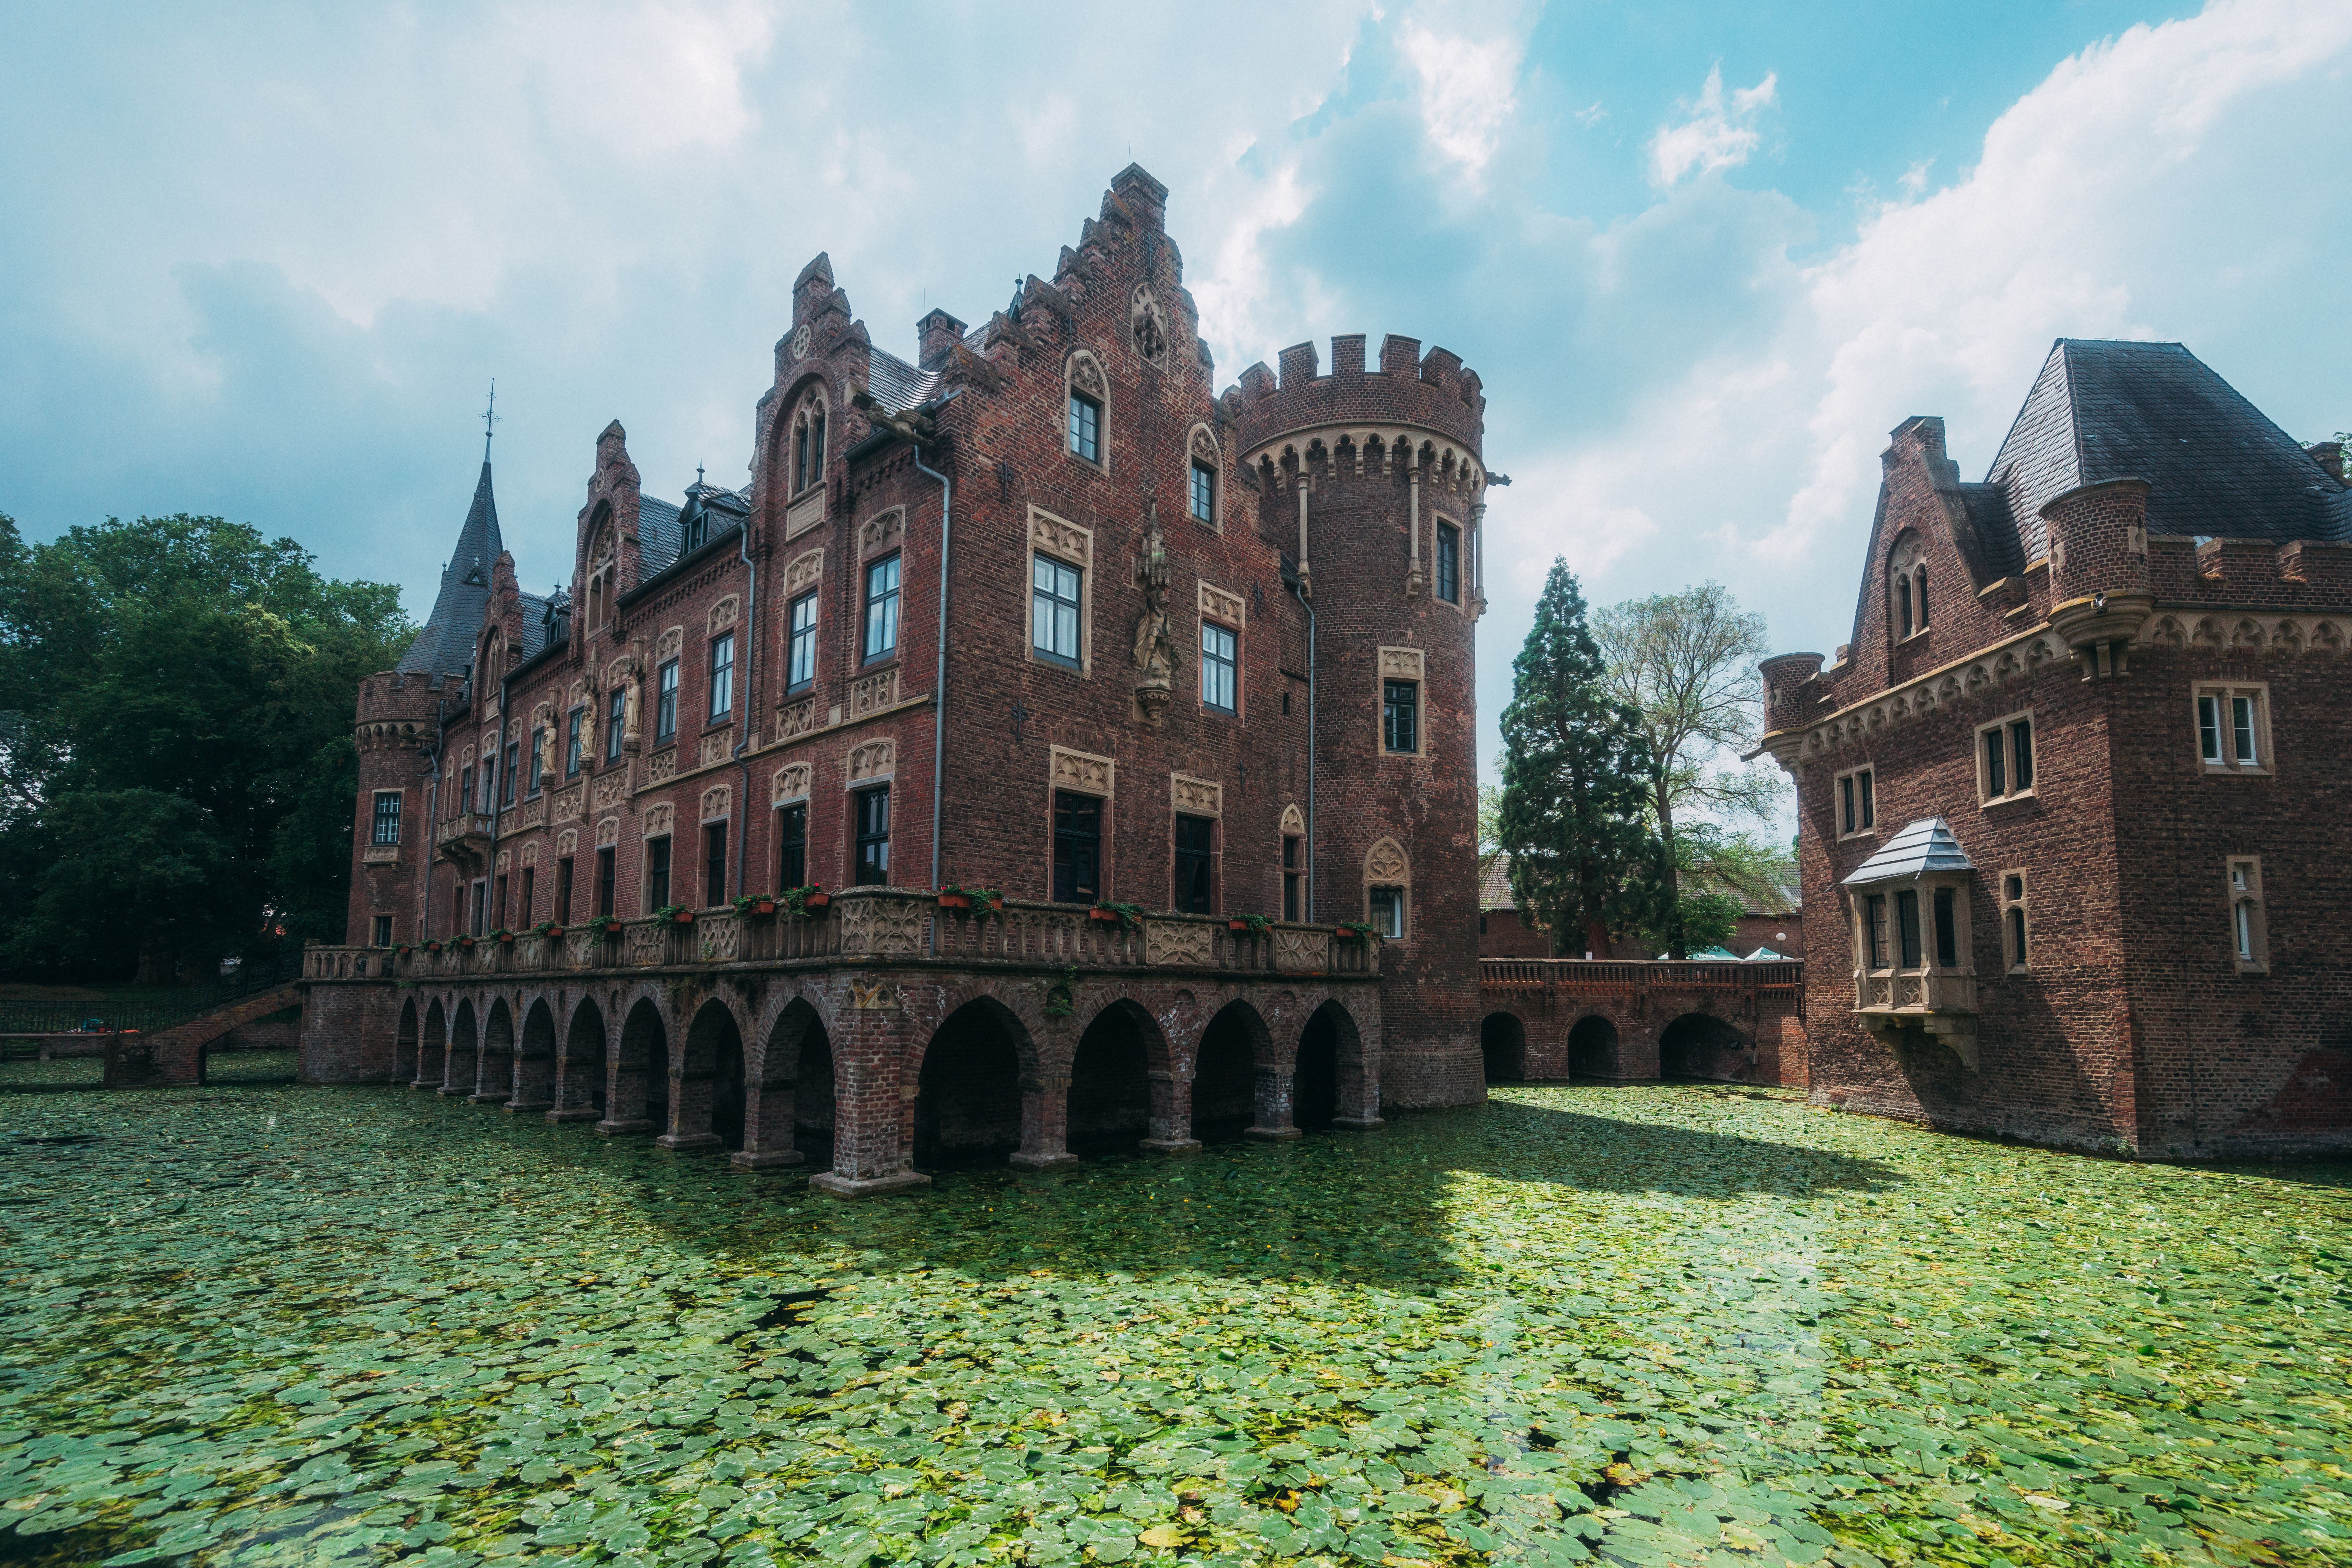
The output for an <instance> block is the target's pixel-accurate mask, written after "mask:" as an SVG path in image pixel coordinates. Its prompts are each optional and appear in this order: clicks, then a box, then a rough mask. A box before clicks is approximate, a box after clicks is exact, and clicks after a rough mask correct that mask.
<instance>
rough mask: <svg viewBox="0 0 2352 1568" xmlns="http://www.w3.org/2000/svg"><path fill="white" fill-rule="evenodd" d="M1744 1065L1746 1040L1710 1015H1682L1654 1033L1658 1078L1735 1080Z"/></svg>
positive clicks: (1742, 1070)
mask: <svg viewBox="0 0 2352 1568" xmlns="http://www.w3.org/2000/svg"><path fill="white" fill-rule="evenodd" d="M1747 1068H1748V1041H1747V1038H1746V1037H1744V1036H1742V1035H1741V1034H1740V1032H1739V1031H1738V1029H1736V1028H1734V1027H1733V1026H1731V1025H1729V1024H1727V1023H1726V1022H1724V1020H1722V1019H1721V1018H1718V1017H1716V1016H1714V1015H1713V1014H1711V1013H1685V1014H1684V1015H1683V1016H1680V1017H1678V1018H1676V1019H1675V1020H1674V1022H1672V1023H1670V1024H1668V1025H1667V1026H1665V1027H1664V1029H1662V1030H1660V1031H1659V1032H1658V1076H1659V1077H1660V1078H1706V1079H1736V1078H1739V1077H1742V1076H1744V1075H1745V1073H1746V1071H1747Z"/></svg>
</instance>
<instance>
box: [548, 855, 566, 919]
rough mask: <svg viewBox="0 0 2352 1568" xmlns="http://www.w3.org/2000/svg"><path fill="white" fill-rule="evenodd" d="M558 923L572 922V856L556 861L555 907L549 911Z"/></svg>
mask: <svg viewBox="0 0 2352 1568" xmlns="http://www.w3.org/2000/svg"><path fill="white" fill-rule="evenodd" d="M547 912H548V914H549V915H550V916H551V917H552V918H553V919H554V921H555V923H556V924H557V925H570V924H571V923H572V857H571V856H569V855H566V856H565V857H563V858H562V859H561V860H558V861H557V862H556V863H555V907H554V908H553V909H551V910H548V911H547Z"/></svg>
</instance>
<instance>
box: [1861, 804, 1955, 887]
mask: <svg viewBox="0 0 2352 1568" xmlns="http://www.w3.org/2000/svg"><path fill="white" fill-rule="evenodd" d="M1975 869H1976V866H1975V864H1974V863H1973V862H1972V861H1970V860H1969V858H1968V856H1967V854H1966V853H1965V852H1963V851H1962V849H1961V848H1960V841H1959V840H1958V839H1957V838H1955V837H1952V825H1951V824H1950V823H1948V822H1946V821H1945V820H1944V819H1943V818H1942V817H1940V816H1923V817H1921V818H1920V819H1919V820H1918V821H1916V822H1914V823H1911V824H1909V825H1907V826H1905V828H1904V829H1903V831H1902V832H1900V833H1898V834H1896V835H1895V837H1892V838H1890V839H1888V840H1887V841H1886V847H1885V848H1884V849H1881V850H1880V851H1879V852H1878V853H1877V854H1875V855H1873V856H1872V857H1871V858H1869V859H1867V860H1864V862H1863V863H1862V864H1861V865H1860V866H1858V867H1856V868H1854V872H1853V875H1852V876H1851V877H1848V878H1847V879H1845V880H1844V882H1843V883H1842V884H1841V885H1842V886H1843V887H1848V888H1858V887H1862V886H1864V885H1865V884H1868V883H1872V882H1899V881H1902V880H1904V879H1906V878H1910V877H1916V876H1919V875H1920V874H1922V873H1923V872H1927V871H1973V870H1975Z"/></svg>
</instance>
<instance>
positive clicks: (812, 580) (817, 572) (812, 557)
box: [784, 545, 824, 598]
mask: <svg viewBox="0 0 2352 1568" xmlns="http://www.w3.org/2000/svg"><path fill="white" fill-rule="evenodd" d="M823 576H824V546H822V545H820V546H818V547H817V548H816V549H814V550H811V551H806V552H803V553H801V554H799V555H795V556H793V559H792V562H791V563H790V564H788V565H787V566H785V568H784V595H785V597H787V598H790V597H792V596H793V595H797V594H800V593H802V592H803V591H805V590H807V589H810V588H814V587H815V586H816V584H817V579H819V578H820V577H823Z"/></svg>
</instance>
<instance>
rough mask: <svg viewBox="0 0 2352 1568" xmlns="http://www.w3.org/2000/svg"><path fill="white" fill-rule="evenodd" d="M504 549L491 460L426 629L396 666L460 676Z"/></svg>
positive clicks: (410, 671)
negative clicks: (492, 485)
mask: <svg viewBox="0 0 2352 1568" xmlns="http://www.w3.org/2000/svg"><path fill="white" fill-rule="evenodd" d="M505 549H506V545H505V543H504V542H502V541H501V540H500V539H499V503H498V500H497V498H496V497H495V496H494V495H493V494H492V493H491V490H490V464H489V459H488V458H484V459H482V477H481V478H480V479H478V480H476V481H475V483H474V504H473V506H472V507H471V508H469V509H468V510H467V513H466V522H465V526H464V527H462V528H460V529H459V530H458V531H457V550H456V551H455V552H453V553H452V554H451V555H450V557H449V564H448V565H446V566H445V567H443V568H442V569H441V591H440V592H439V593H438V594H437V595H435V596H434V599H433V613H432V614H431V615H429V616H426V617H425V629H424V630H422V631H420V632H418V633H417V634H416V640H415V642H413V643H410V644H409V645H408V651H407V652H406V653H404V654H402V655H401V656H400V662H399V663H398V664H396V665H394V666H393V668H394V669H396V670H398V671H400V672H401V673H403V674H407V675H415V674H425V675H462V674H464V673H465V672H466V670H467V668H471V666H472V665H473V662H474V639H475V637H478V636H479V635H480V634H481V630H482V612H483V610H484V609H485V608H487V607H488V605H489V602H490V574H491V571H492V570H493V569H494V568H495V567H496V566H497V564H498V560H499V553H500V552H503V551H504V550H505Z"/></svg>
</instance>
